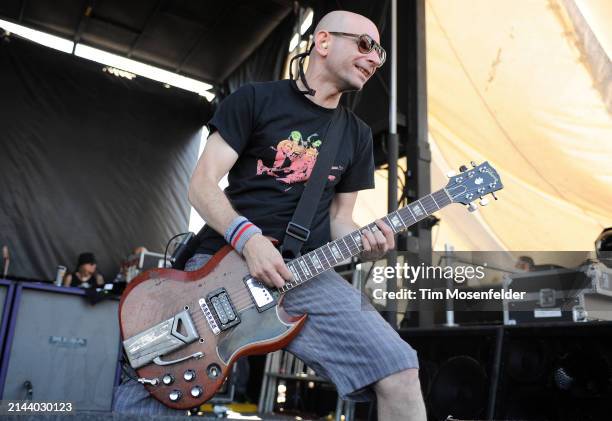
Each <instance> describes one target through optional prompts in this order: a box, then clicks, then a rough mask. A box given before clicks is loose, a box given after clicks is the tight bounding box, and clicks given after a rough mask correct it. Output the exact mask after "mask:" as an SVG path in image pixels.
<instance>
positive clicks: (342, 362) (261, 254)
mask: <svg viewBox="0 0 612 421" xmlns="http://www.w3.org/2000/svg"><path fill="white" fill-rule="evenodd" d="M363 34H366V35H367V36H360V35H363ZM378 43H379V34H378V30H377V28H376V25H374V23H372V22H371V21H370V20H368V19H366V18H365V17H363V16H360V15H357V14H354V13H350V12H343V11H336V12H331V13H329V14H327V15H326V16H324V17H323V19H322V20H321V21H320V23H319V24H318V25H317V27H316V29H315V32H314V47H313V50H312V51H311V54H310V62H309V66H308V69H307V71H306V73H305V78H303V79H301V80H300V81H298V82H297V83H296V82H294V81H286V80H285V81H278V82H270V83H259V84H250V85H246V86H243V87H242V88H240V89H239V90H238V91H236V92H235V93H234V94H232V95H230V96H229V97H228V98H226V99H225V100H224V101H223V102H222V103H221V105H220V106H219V109H218V110H217V112H216V113H215V116H214V117H213V119H212V120H211V121H210V124H209V126H210V129H211V135H210V137H209V138H208V141H207V143H206V147H205V149H204V152H203V153H202V156H201V158H200V160H199V162H198V164H197V166H196V169H195V171H194V173H193V176H192V179H191V182H190V186H189V199H190V201H191V203H192V205H193V206H194V208H195V209H196V210H197V211H198V212H199V213H200V215H202V217H203V218H204V220H206V221H207V228H206V231H205V233H204V235H203V239H202V243H201V245H200V247H199V248H198V250H197V252H196V254H195V255H194V256H193V257H192V258H191V259H190V260H189V261H188V262H187V265H186V267H185V269H186V270H196V269H198V268H199V267H202V265H204V264H205V263H206V262H207V261H208V259H210V257H211V255H212V254H214V253H215V252H216V251H217V250H219V249H220V248H221V247H222V246H224V245H225V244H227V243H230V244H231V245H232V246H233V247H234V249H236V251H237V252H238V253H241V254H242V255H243V257H244V258H245V260H246V262H247V264H248V267H249V269H250V273H251V274H252V275H253V276H255V277H257V278H258V279H260V280H262V281H263V282H265V283H266V284H268V285H270V286H275V287H281V286H283V285H284V283H285V281H289V280H291V279H292V274H291V272H290V271H289V270H288V268H287V266H286V265H285V262H284V260H283V257H282V256H281V254H280V252H279V251H278V250H277V249H276V247H275V245H274V244H273V243H272V242H271V241H270V240H269V239H268V238H267V237H268V236H269V237H272V238H275V239H277V240H279V241H282V239H283V237H284V232H285V229H286V227H287V224H288V222H289V221H290V220H291V217H292V215H293V212H294V210H295V207H296V205H297V202H298V200H299V198H300V196H301V193H302V191H303V190H304V184H305V182H306V181H307V179H308V177H309V176H310V171H311V170H312V167H313V166H314V162H315V161H316V157H317V156H318V153H319V150H320V146H321V145H322V143H323V142H325V141H326V139H325V133H326V127H327V125H328V123H329V121H330V119H331V117H332V115H333V114H334V109H335V108H336V107H338V104H339V101H340V97H341V96H342V93H343V92H347V91H355V90H360V89H361V88H362V87H363V86H364V85H365V83H366V82H367V80H368V79H369V78H370V77H371V76H372V75H373V74H374V72H375V71H376V69H377V68H378V67H379V66H381V65H382V64H383V61H384V58H385V53H384V50H382V48H380V45H379V44H378ZM307 91H309V92H310V94H312V93H314V95H304V92H307ZM313 91H314V92H313ZM342 112H344V113H345V115H346V119H345V120H346V126H345V127H344V128H342V129H343V130H342V132H343V136H342V138H341V139H334V140H335V141H341V142H342V144H341V145H340V147H339V148H338V149H339V151H338V154H337V156H336V158H335V161H334V164H333V166H332V169H331V173H330V174H329V176H328V181H327V184H326V187H325V189H324V193H323V196H322V199H321V202H320V204H319V205H318V209H317V213H316V215H315V218H314V221H313V223H312V225H311V227H310V229H311V233H310V237H309V239H308V241H306V243H305V244H304V248H303V251H309V250H312V249H314V248H317V247H319V246H321V245H323V244H325V243H326V242H328V241H330V240H331V239H332V238H339V237H341V236H344V235H346V234H348V233H350V232H353V231H354V230H355V229H357V228H358V226H357V225H356V224H355V222H353V219H352V214H353V208H354V206H355V201H356V199H357V192H358V191H359V190H362V189H366V188H372V187H373V185H374V182H373V173H374V162H373V155H372V135H371V130H370V129H369V128H368V127H367V126H366V125H365V123H363V122H362V121H361V120H359V119H358V118H357V117H356V116H354V114H352V113H350V112H348V111H346V110H343V111H342ZM228 172H229V177H228V180H229V186H228V188H227V189H226V190H225V192H223V191H221V190H220V189H219V187H218V183H219V181H220V180H221V178H222V177H223V176H224V175H225V174H226V173H228ZM377 226H378V228H379V230H377V231H373V232H370V231H367V232H364V235H363V238H362V243H363V249H364V251H363V253H362V255H361V258H362V259H364V260H375V259H379V258H381V257H383V256H384V255H385V253H386V252H387V251H388V250H389V249H391V248H393V247H394V238H393V233H392V231H391V229H390V228H389V227H388V226H387V225H386V224H384V223H383V222H382V221H380V220H379V221H377ZM283 307H284V308H285V310H286V311H287V312H288V313H289V314H291V315H298V314H304V313H308V319H307V321H306V323H305V325H304V327H303V328H302V330H301V332H300V333H299V334H298V335H297V336H296V338H295V339H294V340H293V341H292V342H291V343H290V344H289V346H288V347H287V350H288V351H289V352H291V353H293V354H295V355H296V356H298V357H299V358H301V359H302V360H303V361H305V362H306V364H307V365H309V366H310V367H312V368H313V369H314V370H315V371H316V372H317V373H318V374H319V375H322V376H325V377H327V378H329V379H331V380H332V381H333V382H334V384H335V385H336V387H337V389H338V393H339V394H340V395H341V396H343V397H345V398H349V399H355V400H369V399H371V398H372V397H373V395H374V394H375V395H376V397H377V399H378V415H379V418H378V419H379V420H385V421H390V420H402V421H404V420H425V418H426V417H425V407H424V403H423V399H422V396H421V390H420V385H419V379H418V360H417V357H416V352H415V351H414V350H413V349H412V348H411V347H410V346H409V345H408V344H407V343H405V342H404V341H403V340H402V339H401V338H400V337H399V336H398V335H397V333H396V332H395V331H394V329H393V328H392V327H391V326H389V324H388V323H386V322H385V321H384V319H383V318H382V317H381V316H380V315H379V314H378V313H377V312H376V311H375V310H374V309H373V308H372V307H371V306H369V304H367V305H364V306H363V307H365V309H363V307H362V295H361V294H360V293H359V292H358V291H357V290H356V289H354V288H352V287H351V286H350V285H349V284H348V283H347V282H346V281H345V280H344V279H343V278H341V277H340V276H339V275H338V274H337V273H335V272H334V271H331V270H330V271H327V272H324V273H322V274H321V275H319V276H317V277H316V278H314V279H311V280H310V281H308V282H307V283H305V284H304V285H301V286H300V287H298V288H294V289H292V290H290V291H289V292H287V293H286V294H285V298H284V301H283Z"/></svg>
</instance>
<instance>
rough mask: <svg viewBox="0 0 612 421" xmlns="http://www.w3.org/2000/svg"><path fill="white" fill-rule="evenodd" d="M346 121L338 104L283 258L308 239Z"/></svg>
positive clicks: (291, 256)
mask: <svg viewBox="0 0 612 421" xmlns="http://www.w3.org/2000/svg"><path fill="white" fill-rule="evenodd" d="M345 120H346V115H345V111H344V110H343V109H342V107H341V106H340V105H338V107H337V108H336V109H335V111H334V114H333V116H332V118H331V120H330V121H329V124H328V126H327V130H326V131H325V136H324V137H323V139H325V140H324V142H323V145H322V146H321V149H320V150H319V153H318V155H317V161H316V163H315V166H314V169H313V170H312V173H311V174H310V177H309V178H308V181H307V182H306V187H305V188H304V191H303V192H302V196H301V197H300V200H299V202H298V205H297V207H296V209H295V212H294V213H293V218H292V219H291V222H289V224H288V225H287V229H286V231H285V238H284V240H283V244H282V245H281V249H280V250H281V254H282V255H283V257H284V258H286V259H294V258H296V257H298V256H299V255H300V253H301V249H302V246H303V245H304V242H306V241H307V240H308V238H309V237H310V225H311V224H312V219H313V218H314V214H315V212H316V211H317V208H318V205H319V202H320V201H321V196H322V195H323V189H324V188H325V184H326V183H327V177H328V175H329V172H330V170H331V167H332V165H333V162H334V159H335V157H336V154H337V153H338V148H339V147H340V143H341V142H342V130H343V129H344V126H345V124H344V123H345Z"/></svg>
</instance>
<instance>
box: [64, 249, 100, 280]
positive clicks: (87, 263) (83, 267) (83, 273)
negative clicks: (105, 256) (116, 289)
mask: <svg viewBox="0 0 612 421" xmlns="http://www.w3.org/2000/svg"><path fill="white" fill-rule="evenodd" d="M96 267H97V265H96V256H95V255H94V254H93V253H81V254H79V258H78V261H77V269H76V271H75V272H74V273H67V274H66V276H64V282H63V285H64V286H65V287H80V288H96V287H101V286H102V285H104V278H103V277H102V275H100V274H99V273H98V272H96Z"/></svg>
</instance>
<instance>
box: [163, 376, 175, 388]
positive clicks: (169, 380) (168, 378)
mask: <svg viewBox="0 0 612 421" xmlns="http://www.w3.org/2000/svg"><path fill="white" fill-rule="evenodd" d="M162 383H163V384H165V385H166V386H168V385H171V384H172V383H174V376H173V375H172V374H164V377H162Z"/></svg>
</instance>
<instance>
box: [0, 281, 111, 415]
mask: <svg viewBox="0 0 612 421" xmlns="http://www.w3.org/2000/svg"><path fill="white" fill-rule="evenodd" d="M118 304H119V303H118V301H117V300H112V301H110V300H105V301H102V302H99V303H97V304H96V305H91V304H89V303H88V302H87V301H86V300H85V299H84V291H83V290H81V289H78V288H62V287H55V286H50V285H43V284H34V283H20V284H17V286H16V289H15V298H14V302H13V308H12V311H11V318H10V323H9V326H8V332H7V335H6V344H5V347H4V351H3V356H2V366H1V368H0V396H1V397H2V399H10V400H26V399H31V400H33V401H37V402H43V401H47V402H72V403H73V405H74V408H75V409H76V410H77V411H109V410H110V409H111V404H112V396H113V387H114V385H115V383H116V381H117V374H118V373H117V367H118V364H117V361H118V354H119V339H120V336H119V323H118V318H117V308H118Z"/></svg>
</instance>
